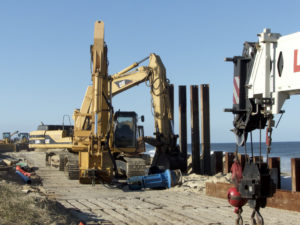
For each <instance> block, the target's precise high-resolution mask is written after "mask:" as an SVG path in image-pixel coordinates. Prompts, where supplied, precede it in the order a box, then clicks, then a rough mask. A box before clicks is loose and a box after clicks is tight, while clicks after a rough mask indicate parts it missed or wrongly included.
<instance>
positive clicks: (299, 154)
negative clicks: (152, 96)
mask: <svg viewBox="0 0 300 225" xmlns="http://www.w3.org/2000/svg"><path fill="white" fill-rule="evenodd" d="M235 148H236V145H235V143H212V144H211V151H212V152H214V151H223V152H235ZM146 150H147V152H148V153H149V154H150V155H154V152H155V150H154V147H152V146H150V145H147V146H146ZM238 151H239V153H241V154H244V152H245V150H244V147H239V148H238ZM253 152H254V155H255V156H258V155H259V143H253ZM188 153H189V154H191V153H192V148H191V144H188ZM261 153H262V156H263V157H264V160H266V145H265V144H264V143H262V144H261ZM247 154H249V155H250V156H251V146H250V144H249V143H247ZM269 157H280V166H281V172H284V173H291V158H300V142H272V147H271V152H270V154H269Z"/></svg>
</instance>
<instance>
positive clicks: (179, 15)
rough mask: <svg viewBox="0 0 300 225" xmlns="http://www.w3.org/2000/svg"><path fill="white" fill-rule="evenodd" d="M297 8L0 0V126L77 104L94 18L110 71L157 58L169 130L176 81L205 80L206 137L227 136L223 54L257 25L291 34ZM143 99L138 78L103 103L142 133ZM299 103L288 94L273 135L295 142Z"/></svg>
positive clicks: (146, 108)
mask: <svg viewBox="0 0 300 225" xmlns="http://www.w3.org/2000/svg"><path fill="white" fill-rule="evenodd" d="M299 8H300V2H298V1H221V0H220V1H200V0H199V1H196V0H195V1H191V0H190V1H170V0H165V1H157V0H154V1H142V0H141V1H48V2H46V1H6V2H5V1H1V2H0V28H1V33H0V34H1V36H0V40H1V41H0V77H1V82H0V94H1V111H0V115H1V116H0V132H1V133H2V132H4V131H11V132H13V131H15V130H19V131H31V130H34V129H36V127H37V125H38V124H39V123H40V122H41V121H43V122H44V123H46V124H61V123H62V118H63V115H65V114H69V115H72V113H73V110H74V109H75V108H79V107H80V105H81V101H82V98H83V96H84V93H85V89H86V87H87V85H89V84H91V74H90V53H89V46H90V44H92V43H93V29H94V22H95V21H96V20H103V21H104V23H105V40H106V43H107V45H108V57H109V73H110V74H113V73H115V72H118V71H120V70H121V69H123V68H125V67H126V66H128V65H130V64H132V63H133V62H135V61H138V60H140V59H142V58H144V57H146V56H148V55H149V54H150V53H152V52H154V53H156V54H158V55H160V56H161V58H162V60H163V62H164V64H165V66H166V69H167V76H168V78H169V79H170V80H171V83H173V84H174V85H175V97H176V98H175V112H176V113H175V117H176V120H175V132H176V133H178V119H177V118H178V114H177V112H178V98H177V95H178V92H177V91H178V88H177V87H178V85H187V86H188V87H187V89H188V90H189V86H190V85H200V84H204V83H208V84H209V85H210V102H211V103H210V104H211V105H210V110H211V140H212V142H234V136H233V134H232V133H231V132H230V131H229V130H230V129H231V128H232V119H233V116H232V115H231V114H230V113H224V112H223V109H224V108H230V107H231V105H232V88H233V87H232V79H233V78H232V74H233V66H232V64H231V63H226V62H224V58H225V57H231V56H234V55H240V54H241V51H242V45H243V42H244V41H257V36H256V34H257V33H260V32H262V30H263V28H265V27H268V28H271V29H272V31H273V32H278V33H281V34H282V35H285V34H290V33H294V32H297V31H299V30H300V26H299V20H300V16H299V12H298V11H299ZM150 101H151V99H150V94H149V89H148V88H147V87H146V86H145V85H144V84H140V85H139V86H138V87H135V88H133V89H131V90H129V91H127V92H125V93H123V94H120V95H119V96H116V97H115V98H114V99H113V105H114V107H115V110H118V109H121V110H135V111H136V112H137V113H138V114H139V115H145V123H144V126H145V131H146V135H151V134H152V132H153V127H154V123H153V118H152V114H151V105H150ZM299 102H300V98H299V97H298V96H297V97H296V96H293V97H292V98H291V100H289V101H288V102H286V104H285V105H284V109H285V110H286V113H285V115H284V117H283V119H282V121H281V123H280V125H279V128H278V129H276V130H275V131H274V134H273V140H274V141H300V135H299V134H300V128H299V126H298V123H297V121H298V120H299V119H298V117H299V116H298V111H299V105H300V104H299ZM188 103H189V93H188ZM189 114H190V105H189V104H188V115H189ZM188 132H189V133H188V137H189V136H190V119H189V118H188ZM189 140H190V137H189Z"/></svg>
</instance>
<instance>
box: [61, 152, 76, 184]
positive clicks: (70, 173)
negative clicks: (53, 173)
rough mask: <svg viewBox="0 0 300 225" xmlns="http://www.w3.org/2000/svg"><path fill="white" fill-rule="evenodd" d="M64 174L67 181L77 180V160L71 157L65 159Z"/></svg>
mask: <svg viewBox="0 0 300 225" xmlns="http://www.w3.org/2000/svg"><path fill="white" fill-rule="evenodd" d="M64 163H65V166H64V172H65V174H66V176H67V177H68V179H69V180H78V179H79V166H78V159H77V158H75V157H74V156H72V155H69V156H67V157H65V160H64Z"/></svg>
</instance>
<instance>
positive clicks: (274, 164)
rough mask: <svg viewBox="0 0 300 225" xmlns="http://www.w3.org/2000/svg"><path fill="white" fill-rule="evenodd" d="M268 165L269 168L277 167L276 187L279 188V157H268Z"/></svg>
mask: <svg viewBox="0 0 300 225" xmlns="http://www.w3.org/2000/svg"><path fill="white" fill-rule="evenodd" d="M268 166H269V168H270V169H277V187H276V188H277V189H280V188H281V182H280V173H281V171H280V157H272V158H269V159H268Z"/></svg>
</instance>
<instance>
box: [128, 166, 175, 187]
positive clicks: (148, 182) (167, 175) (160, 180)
mask: <svg viewBox="0 0 300 225" xmlns="http://www.w3.org/2000/svg"><path fill="white" fill-rule="evenodd" d="M180 180H181V172H180V170H179V171H177V170H176V171H171V170H169V169H167V170H166V171H165V172H163V173H157V174H151V175H148V176H134V177H130V178H129V179H128V180H127V184H128V186H129V189H131V190H140V189H145V188H171V187H172V186H175V185H176V184H178V183H179V181H180Z"/></svg>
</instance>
